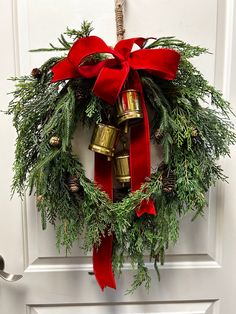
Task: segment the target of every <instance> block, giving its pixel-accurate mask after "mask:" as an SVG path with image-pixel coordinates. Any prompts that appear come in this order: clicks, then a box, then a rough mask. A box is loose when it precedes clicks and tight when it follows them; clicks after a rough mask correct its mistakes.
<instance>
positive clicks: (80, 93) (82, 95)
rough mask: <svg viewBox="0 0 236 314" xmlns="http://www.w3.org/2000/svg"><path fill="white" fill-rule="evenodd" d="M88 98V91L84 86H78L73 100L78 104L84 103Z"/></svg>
mask: <svg viewBox="0 0 236 314" xmlns="http://www.w3.org/2000/svg"><path fill="white" fill-rule="evenodd" d="M89 96H90V89H89V87H88V86H87V85H86V84H82V85H81V86H78V87H77V88H76V91H75V98H76V99H77V100H78V101H79V102H86V101H87V100H88V98H89Z"/></svg>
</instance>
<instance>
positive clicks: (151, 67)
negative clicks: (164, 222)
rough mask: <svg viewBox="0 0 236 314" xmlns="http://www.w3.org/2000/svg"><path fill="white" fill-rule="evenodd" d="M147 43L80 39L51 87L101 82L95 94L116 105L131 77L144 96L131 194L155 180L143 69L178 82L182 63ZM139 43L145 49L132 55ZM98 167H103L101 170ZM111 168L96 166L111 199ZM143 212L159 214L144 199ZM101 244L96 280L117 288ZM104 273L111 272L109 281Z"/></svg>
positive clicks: (106, 244)
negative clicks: (81, 81)
mask: <svg viewBox="0 0 236 314" xmlns="http://www.w3.org/2000/svg"><path fill="white" fill-rule="evenodd" d="M146 41H147V39H144V38H141V37H138V38H130V39H125V40H121V41H119V42H118V43H117V44H116V46H115V47H114V49H112V48H110V47H109V46H107V45H106V43H105V42H104V41H103V40H102V39H101V38H99V37H97V36H89V37H85V38H81V39H78V40H77V41H76V42H75V43H74V45H73V46H72V47H71V49H70V51H69V53H68V56H67V57H66V58H65V59H63V60H61V61H60V62H58V63H57V64H55V65H54V66H53V68H52V71H53V74H54V76H53V79H52V82H56V81H59V80H66V79H71V78H79V77H84V78H94V77H96V81H95V84H94V86H93V93H94V94H95V95H96V96H98V97H100V98H102V99H103V100H104V101H105V102H107V103H109V104H111V105H114V104H115V102H116V100H117V97H118V95H119V94H120V91H121V89H122V87H123V85H124V83H125V81H126V80H127V79H128V78H129V81H130V82H131V84H132V86H133V88H135V89H137V90H138V91H139V93H140V99H141V105H142V110H143V122H142V124H140V125H138V126H135V127H132V128H131V144H130V172H131V188H132V191H136V190H137V189H139V188H140V186H141V184H142V183H143V182H144V181H145V178H146V177H149V176H150V167H151V166H150V134H149V133H150V131H149V122H148V115H147V109H146V105H145V101H144V95H143V89H142V84H141V81H140V77H139V74H138V70H145V71H147V72H149V73H151V74H152V75H156V76H158V77H160V78H162V79H166V80H173V79H174V78H175V75H176V71H177V68H178V64H179V59H180V55H179V53H178V52H176V51H174V50H171V49H143V46H144V45H145V43H146ZM134 44H136V45H138V46H139V47H140V48H141V49H139V50H137V51H134V52H131V51H132V48H133V45H134ZM101 53H106V54H110V55H111V58H108V59H106V60H103V61H99V62H97V63H96V64H92V65H91V64H87V63H86V59H87V58H88V57H90V56H93V55H96V54H101ZM96 158H97V157H95V160H96ZM96 164H99V167H98V166H96ZM106 167H107V164H105V160H103V161H102V160H101V159H100V161H99V162H98V163H96V161H95V181H96V182H97V183H98V184H99V185H100V186H101V187H102V189H103V190H104V191H106V192H107V193H108V195H110V197H111V194H110V193H111V190H112V181H111V180H110V174H109V175H107V174H106V172H105V171H102V172H101V175H97V173H98V172H100V169H107V168H106ZM109 173H110V172H109ZM96 178H97V179H96ZM109 182H110V183H109ZM109 184H110V185H109ZM111 199H112V197H111ZM144 213H147V214H152V215H155V214H156V211H155V207H154V204H153V202H152V200H148V201H146V200H144V201H143V202H142V203H141V204H140V206H139V208H137V209H136V214H137V216H139V217H140V216H141V215H143V214H144ZM101 241H102V243H101V246H100V248H99V249H96V250H94V269H95V275H96V278H97V281H98V283H99V285H100V286H101V288H102V289H103V288H104V287H105V286H110V287H113V288H115V281H114V276H113V273H112V269H111V252H112V236H109V237H105V238H104V237H102V239H101ZM108 255H109V256H108ZM101 263H103V265H101ZM105 265H109V266H107V269H104V267H106V266H105ZM107 270H108V271H107ZM104 272H107V277H106V275H104ZM104 276H105V277H106V278H104Z"/></svg>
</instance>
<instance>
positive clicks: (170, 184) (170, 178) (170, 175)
mask: <svg viewBox="0 0 236 314" xmlns="http://www.w3.org/2000/svg"><path fill="white" fill-rule="evenodd" d="M162 184H163V191H164V192H165V193H171V192H172V191H173V190H174V188H175V184H176V176H175V174H174V172H173V171H171V170H170V171H167V172H165V173H164V174H163V177H162Z"/></svg>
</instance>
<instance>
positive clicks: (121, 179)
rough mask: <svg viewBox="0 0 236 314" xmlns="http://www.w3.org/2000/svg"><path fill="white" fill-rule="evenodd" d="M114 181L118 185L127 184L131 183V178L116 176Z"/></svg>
mask: <svg viewBox="0 0 236 314" xmlns="http://www.w3.org/2000/svg"><path fill="white" fill-rule="evenodd" d="M116 180H117V181H118V182H120V183H129V182H130V181H131V176H123V177H122V176H116Z"/></svg>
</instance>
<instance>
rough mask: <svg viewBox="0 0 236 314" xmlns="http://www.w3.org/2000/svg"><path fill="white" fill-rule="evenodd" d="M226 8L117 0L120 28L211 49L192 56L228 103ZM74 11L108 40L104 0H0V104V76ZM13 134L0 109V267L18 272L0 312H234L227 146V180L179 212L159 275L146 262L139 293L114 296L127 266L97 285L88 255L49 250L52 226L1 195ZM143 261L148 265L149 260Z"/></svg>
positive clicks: (234, 226) (233, 40) (109, 4)
mask: <svg viewBox="0 0 236 314" xmlns="http://www.w3.org/2000/svg"><path fill="white" fill-rule="evenodd" d="M235 14H236V7H235V6H234V0H218V1H216V0H208V1H204V0H199V1H188V0H179V1H174V0H149V1H145V0H127V6H126V19H125V20H126V36H127V37H131V36H164V35H167V36H169V35H175V36H176V37H178V38H181V39H183V40H185V41H188V42H191V43H193V44H199V45H202V46H205V47H208V48H209V50H210V51H211V52H212V53H213V54H209V55H206V56H203V57H201V58H199V59H197V60H194V62H195V64H196V65H197V66H198V67H199V68H200V69H201V71H202V72H203V73H204V75H205V76H206V77H207V79H208V80H209V81H210V82H211V83H213V84H215V85H216V86H217V87H218V88H219V89H221V90H223V92H224V95H225V97H226V98H227V99H229V100H230V101H231V102H232V104H233V107H234V110H235V111H236V90H235V82H236V22H235V21H234V16H235ZM83 19H87V20H93V21H94V26H95V29H96V34H97V35H99V36H101V37H103V38H104V39H105V40H106V41H107V42H109V43H111V44H114V43H115V38H116V37H115V23H114V7H113V1H109V0H100V1H95V0H90V1H87V2H86V1H82V0H81V1H78V0H70V1H63V0H57V1H56V0H50V1H46V0H37V1H33V0H18V1H17V0H12V1H9V0H0V36H1V37H0V38H1V59H0V69H1V71H0V86H1V90H0V103H1V110H4V109H6V108H7V104H8V101H9V99H10V96H9V95H7V93H8V92H9V91H11V90H12V89H13V86H12V83H11V82H9V81H7V78H8V77H11V76H14V75H19V74H24V73H29V72H30V70H31V69H32V68H33V67H35V66H38V65H40V64H41V62H43V61H44V60H45V59H46V58H47V57H48V56H49V55H48V54H30V53H28V50H29V49H32V48H38V47H44V46H47V45H48V42H55V39H56V38H57V36H58V35H59V34H60V33H62V32H63V31H64V30H65V28H66V26H70V27H74V28H76V27H78V25H79V24H80V23H81V21H82V20H83ZM79 135H80V136H81V133H80V131H78V136H79ZM14 139H15V132H14V129H13V127H12V126H11V118H10V117H7V116H4V115H3V114H1V115H0V140H1V159H0V174H1V175H0V254H1V255H3V256H4V258H5V261H6V270H7V271H9V272H13V273H23V274H24V277H23V279H22V280H21V281H19V282H17V283H14V284H9V283H6V282H3V281H0V313H1V314H25V313H28V314H35V313H38V314H74V313H81V314H83V313H88V314H90V313H91V314H92V313H98V314H100V313H111V312H113V313H120V314H123V313H139V314H141V313H150V314H151V313H158V314H167V313H168V314H177V313H178V314H190V313H191V314H200V313H201V314H203V313H204V314H205V313H207V314H235V308H236V298H235V292H236V273H235V270H234V269H235V267H234V264H235V260H236V248H235V246H236V244H235V243H236V211H235V208H234V207H235V205H234V204H235V203H236V194H235V187H236V178H235V175H234V172H235V170H236V168H235V161H236V149H235V148H232V158H231V159H225V160H222V161H221V162H222V164H223V166H224V169H225V171H226V173H227V174H228V175H229V176H230V180H229V181H230V184H229V185H227V184H222V183H219V184H218V185H217V187H216V188H214V189H212V190H211V192H210V196H209V208H208V210H207V213H206V216H205V218H204V219H198V220H197V221H196V222H194V223H192V224H190V219H191V217H186V219H185V220H184V221H183V223H182V227H181V238H180V241H179V242H178V244H177V246H176V247H175V248H172V249H170V251H169V255H168V257H167V262H166V264H165V266H164V267H162V269H161V282H160V283H159V282H157V280H156V275H155V273H154V271H152V274H153V282H152V287H151V289H150V291H149V293H147V292H146V291H145V289H143V288H140V289H139V290H137V291H136V292H135V293H134V294H133V295H132V296H131V295H124V293H125V290H126V288H128V287H129V285H130V283H131V280H132V271H131V267H130V265H128V264H127V265H125V269H124V273H123V276H122V277H121V278H120V279H119V280H118V284H117V286H118V288H117V290H116V291H113V290H106V291H105V292H104V293H102V292H101V291H100V290H99V288H98V286H97V284H96V282H95V279H94V277H92V276H89V275H88V271H89V270H91V268H92V265H91V258H90V257H89V256H87V257H84V256H83V254H82V253H81V252H80V251H79V250H78V247H77V246H76V245H75V246H74V248H73V251H72V256H71V257H69V258H65V256H64V252H61V254H58V252H57V251H56V249H55V245H54V244H55V234H54V230H53V229H52V228H48V230H47V231H42V230H41V226H40V219H39V217H38V215H37V211H36V209H35V202H34V199H33V198H28V197H27V198H26V200H25V201H24V202H23V203H21V202H20V200H19V199H18V198H17V197H14V198H13V199H12V200H10V185H11V179H12V170H11V166H12V162H13V158H14ZM87 141H88V139H87V140H86V139H85V138H83V147H84V148H83V149H82V150H81V151H80V154H83V155H82V159H83V161H84V164H85V166H86V169H87V173H88V175H89V176H92V171H93V155H92V153H90V152H89V151H87V152H86V154H85V148H86V146H87V144H88V143H87ZM153 158H154V159H155V154H154V155H153ZM148 267H150V268H151V269H152V265H151V264H148Z"/></svg>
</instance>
